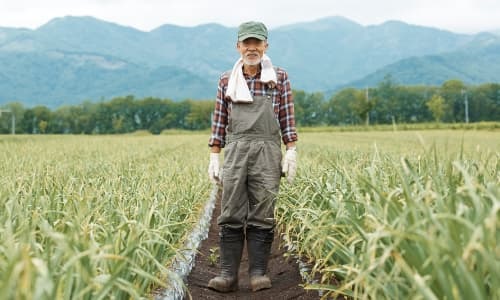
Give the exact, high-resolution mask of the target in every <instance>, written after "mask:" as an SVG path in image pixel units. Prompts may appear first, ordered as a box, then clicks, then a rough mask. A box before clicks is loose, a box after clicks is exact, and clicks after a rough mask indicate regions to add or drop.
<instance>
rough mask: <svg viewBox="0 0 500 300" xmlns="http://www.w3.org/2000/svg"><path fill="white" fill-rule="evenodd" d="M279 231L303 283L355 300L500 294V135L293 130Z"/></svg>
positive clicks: (282, 192)
mask: <svg viewBox="0 0 500 300" xmlns="http://www.w3.org/2000/svg"><path fill="white" fill-rule="evenodd" d="M299 145H300V146H299V147H300V152H299V153H300V154H299V155H300V156H299V157H300V176H299V178H298V179H297V181H296V183H295V184H294V185H291V186H290V185H283V187H282V191H281V195H280V200H279V201H278V207H277V215H278V219H279V222H278V223H279V224H280V227H281V229H282V231H283V232H285V233H286V239H287V242H288V244H289V245H291V247H293V248H294V249H295V251H297V252H298V253H300V255H301V257H302V258H303V259H305V260H307V261H309V262H311V264H312V274H310V276H311V278H315V279H317V280H318V283H316V284H313V285H310V286H309V288H313V289H320V290H323V294H324V295H325V297H329V296H332V297H333V296H335V295H339V294H344V295H348V296H352V297H353V298H356V299H498V298H499V297H500V247H499V246H498V241H499V239H500V223H499V221H498V217H499V214H500V169H499V166H500V165H499V159H500V152H499V149H500V133H499V132H498V131H496V132H489V131H465V132H457V131H423V132H412V131H405V132H353V133H315V134H305V135H302V140H301V143H300V144H299Z"/></svg>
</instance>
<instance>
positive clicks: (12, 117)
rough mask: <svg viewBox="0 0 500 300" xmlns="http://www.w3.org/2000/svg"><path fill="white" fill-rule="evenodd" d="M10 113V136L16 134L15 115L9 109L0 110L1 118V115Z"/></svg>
mask: <svg viewBox="0 0 500 300" xmlns="http://www.w3.org/2000/svg"><path fill="white" fill-rule="evenodd" d="M3 112H4V113H11V114H12V116H11V118H10V119H11V121H12V128H11V130H12V135H14V134H16V115H15V114H14V112H13V111H11V110H10V109H0V117H1V116H2V113H3Z"/></svg>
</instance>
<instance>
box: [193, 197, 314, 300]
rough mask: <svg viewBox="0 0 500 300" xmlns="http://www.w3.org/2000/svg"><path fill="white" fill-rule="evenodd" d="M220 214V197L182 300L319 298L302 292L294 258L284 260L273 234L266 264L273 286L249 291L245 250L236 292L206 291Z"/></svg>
mask: <svg viewBox="0 0 500 300" xmlns="http://www.w3.org/2000/svg"><path fill="white" fill-rule="evenodd" d="M219 212H220V195H219V197H218V199H217V200H216V204H215V210H214V213H213V216H212V220H211V222H210V231H209V232H208V238H207V239H205V240H204V241H203V242H202V243H201V246H200V248H199V253H198V255H196V259H195V266H194V267H193V269H192V270H191V273H190V274H189V276H188V278H187V282H186V283H187V286H188V289H189V291H188V292H187V293H186V295H185V297H184V299H185V300H188V299H194V300H197V299H258V300H267V299H303V300H309V299H319V295H318V292H317V291H307V290H304V289H303V288H302V287H301V286H300V284H302V279H301V277H300V274H299V267H298V264H297V263H296V261H295V259H293V258H289V259H286V258H285V257H284V256H283V255H284V254H285V250H284V249H283V248H281V249H280V248H279V246H280V245H279V243H280V241H279V240H278V239H277V237H278V235H277V234H276V235H275V238H274V242H273V247H272V253H271V258H270V261H269V267H268V275H269V276H270V278H271V282H272V284H273V287H272V288H271V289H267V290H261V291H258V292H252V291H251V289H250V284H249V278H248V258H247V255H246V248H245V249H244V250H243V258H242V261H241V265H240V272H239V278H240V282H239V290H238V291H236V292H232V293H226V294H223V293H218V292H215V291H213V290H210V289H209V288H207V284H208V281H209V280H210V279H211V278H213V277H214V276H216V275H217V274H218V273H219V266H218V262H217V263H216V264H215V265H213V264H211V263H210V259H209V257H210V249H215V248H218V245H219V236H218V232H219V229H218V226H217V217H218V215H219Z"/></svg>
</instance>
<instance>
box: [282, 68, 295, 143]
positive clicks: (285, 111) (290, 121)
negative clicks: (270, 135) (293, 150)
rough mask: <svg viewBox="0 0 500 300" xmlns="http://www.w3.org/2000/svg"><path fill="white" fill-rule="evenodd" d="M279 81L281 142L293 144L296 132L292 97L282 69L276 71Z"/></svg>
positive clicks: (288, 82) (287, 80)
mask: <svg viewBox="0 0 500 300" xmlns="http://www.w3.org/2000/svg"><path fill="white" fill-rule="evenodd" d="M278 75H279V77H281V80H278V84H279V83H280V82H279V81H281V95H280V98H281V99H280V104H279V110H278V117H279V123H280V127H281V137H282V139H283V142H284V143H285V145H286V143H288V142H294V141H297V130H296V128H295V112H294V106H293V95H292V88H291V86H290V80H289V79H288V74H287V73H286V71H284V70H283V69H281V70H279V71H278Z"/></svg>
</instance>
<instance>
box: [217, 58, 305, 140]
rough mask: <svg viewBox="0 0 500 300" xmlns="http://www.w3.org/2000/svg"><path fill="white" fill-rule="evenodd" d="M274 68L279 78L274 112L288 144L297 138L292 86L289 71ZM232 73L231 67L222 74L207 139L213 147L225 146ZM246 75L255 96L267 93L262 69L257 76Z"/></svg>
mask: <svg viewBox="0 0 500 300" xmlns="http://www.w3.org/2000/svg"><path fill="white" fill-rule="evenodd" d="M275 70H276V77H277V81H278V82H277V84H276V88H275V89H274V91H273V92H272V97H273V99H272V100H273V107H274V116H275V117H276V120H278V121H279V124H280V128H281V138H282V140H283V142H284V143H285V144H286V143H288V142H293V141H296V140H297V131H296V129H295V116H294V108H293V96H292V89H291V87H290V81H289V80H288V74H287V73H286V71H285V70H283V69H280V68H275ZM230 74H231V72H230V71H228V72H225V73H223V74H222V75H221V77H220V78H219V86H218V89H217V99H216V102H215V111H214V114H213V119H212V135H211V136H210V140H209V142H208V145H209V146H210V147H211V146H214V145H215V146H219V147H221V148H223V147H224V146H225V144H226V129H227V125H228V117H229V115H230V114H231V107H232V102H231V99H230V98H229V97H228V98H227V99H226V90H227V83H228V81H229V75H230ZM244 76H245V79H246V81H247V84H248V88H249V90H250V94H251V95H252V96H263V95H265V90H266V83H265V82H262V81H260V72H259V73H257V75H255V77H250V76H249V75H247V74H244Z"/></svg>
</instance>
